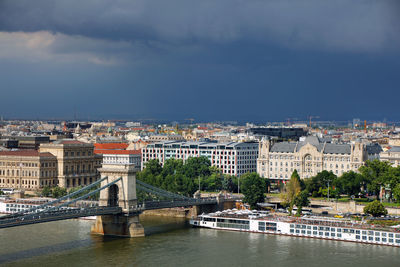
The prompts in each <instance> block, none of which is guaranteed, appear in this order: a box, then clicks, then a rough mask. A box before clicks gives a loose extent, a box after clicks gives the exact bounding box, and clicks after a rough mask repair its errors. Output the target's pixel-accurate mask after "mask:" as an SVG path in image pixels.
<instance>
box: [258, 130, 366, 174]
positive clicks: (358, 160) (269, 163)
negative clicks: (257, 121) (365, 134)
mask: <svg viewBox="0 0 400 267" xmlns="http://www.w3.org/2000/svg"><path fill="white" fill-rule="evenodd" d="M368 151H370V150H369V149H367V145H365V144H362V143H359V142H355V143H351V144H336V143H327V142H321V141H320V140H319V139H318V137H315V136H308V137H307V138H305V139H304V140H302V141H298V142H278V143H271V142H270V141H269V140H263V141H261V142H260V143H259V157H258V160H257V172H258V174H259V175H260V176H262V177H265V178H269V179H273V180H278V181H281V180H289V179H290V176H291V174H292V173H293V171H294V170H297V172H298V173H299V175H300V177H301V178H310V177H312V176H315V175H316V174H317V173H319V172H321V171H323V170H327V171H332V172H333V173H334V174H335V175H337V176H340V175H342V174H343V173H344V172H348V171H351V170H352V171H357V170H358V168H359V167H360V166H362V165H363V164H364V162H365V161H366V160H367V159H368V158H369V154H368V153H369V152H368Z"/></svg>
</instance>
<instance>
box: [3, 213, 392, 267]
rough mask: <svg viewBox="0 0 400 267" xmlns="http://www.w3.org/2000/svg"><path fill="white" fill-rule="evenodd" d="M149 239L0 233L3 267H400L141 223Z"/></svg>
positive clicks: (335, 250)
mask: <svg viewBox="0 0 400 267" xmlns="http://www.w3.org/2000/svg"><path fill="white" fill-rule="evenodd" d="M141 221H142V224H143V225H144V227H145V232H146V235H147V236H146V237H143V238H132V239H130V238H113V237H103V236H96V235H91V234H90V227H91V225H92V223H93V221H85V220H68V221H60V222H50V223H43V224H37V225H30V226H22V227H15V228H9V229H0V265H2V266H59V267H60V266H146V267H150V266H157V267H160V266H203V267H204V266H246V267H250V266H294V267H303V266H307V267H308V266H323V267H329V266H335V267H338V266H352V267H355V266H379V265H380V266H400V248H393V247H384V246H376V245H366V244H355V243H347V242H337V241H329V240H318V239H306V238H295V237H286V236H275V235H265V234H254V233H240V232H229V231H218V230H212V229H199V228H191V227H190V225H188V223H187V222H186V221H185V220H183V219H174V218H166V217H142V218H141Z"/></svg>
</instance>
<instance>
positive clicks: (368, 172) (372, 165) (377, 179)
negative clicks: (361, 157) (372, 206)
mask: <svg viewBox="0 0 400 267" xmlns="http://www.w3.org/2000/svg"><path fill="white" fill-rule="evenodd" d="M391 168H392V167H391V166H390V163H389V162H386V161H379V160H373V161H370V160H367V161H366V162H365V165H364V166H361V167H360V168H359V171H360V173H361V175H362V176H363V178H364V179H365V181H366V182H367V187H368V191H372V192H373V193H374V194H375V195H376V196H377V199H379V192H380V188H381V186H383V185H386V184H388V183H389V182H390V178H391V176H390V173H389V171H390V169H391Z"/></svg>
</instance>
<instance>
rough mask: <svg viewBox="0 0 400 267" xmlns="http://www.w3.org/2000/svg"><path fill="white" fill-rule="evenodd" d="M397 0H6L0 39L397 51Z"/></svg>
mask: <svg viewBox="0 0 400 267" xmlns="http://www.w3.org/2000/svg"><path fill="white" fill-rule="evenodd" d="M398 2H399V1H396V0H380V1H376V0H351V1H349V0H335V1H321V0H305V1H295V0H270V1H261V0H219V1H215V0H202V1H194V0H169V1H165V0H97V1H96V0H86V1H79V0H68V1H54V0H35V1H31V0H2V1H0V31H8V32H10V31H29V32H35V31H43V30H44V31H51V32H60V33H63V34H67V35H82V36H86V37H90V38H98V39H109V40H114V41H120V40H123V41H128V42H138V41H140V42H144V43H148V44H149V45H151V42H156V43H165V44H168V45H173V46H181V45H192V44H196V45H199V44H200V45H201V44H202V43H214V44H221V43H222V44H225V43H229V42H233V41H243V40H246V41H249V40H250V41H253V42H261V43H263V42H266V43H276V44H279V45H284V46H286V47H290V48H295V49H298V48H300V49H319V50H328V51H360V52H375V51H382V50H387V49H390V50H395V49H396V48H397V47H398V46H399V44H400V30H399V29H400V16H398V15H399V13H398V12H399V11H400V10H399V4H398Z"/></svg>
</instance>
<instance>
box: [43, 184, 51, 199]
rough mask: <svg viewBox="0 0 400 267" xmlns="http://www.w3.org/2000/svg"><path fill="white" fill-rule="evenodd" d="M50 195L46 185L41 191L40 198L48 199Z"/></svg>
mask: <svg viewBox="0 0 400 267" xmlns="http://www.w3.org/2000/svg"><path fill="white" fill-rule="evenodd" d="M50 195H51V189H50V187H49V186H48V185H46V186H45V187H43V189H42V196H44V197H49V196H50Z"/></svg>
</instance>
